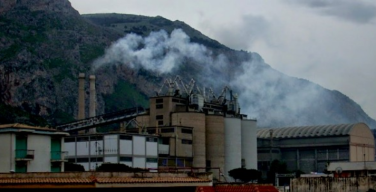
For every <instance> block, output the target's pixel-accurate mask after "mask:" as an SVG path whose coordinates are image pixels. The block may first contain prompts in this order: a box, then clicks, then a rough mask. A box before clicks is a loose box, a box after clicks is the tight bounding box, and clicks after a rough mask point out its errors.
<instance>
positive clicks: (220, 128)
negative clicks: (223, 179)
mask: <svg viewBox="0 0 376 192" xmlns="http://www.w3.org/2000/svg"><path fill="white" fill-rule="evenodd" d="M224 140H225V124H224V117H223V116H221V115H207V116H206V161H207V162H208V164H207V166H210V167H219V168H220V171H221V172H223V171H224V166H225V143H224ZM211 171H212V172H213V177H214V178H217V177H219V174H220V173H219V172H218V171H219V170H218V169H213V170H211ZM217 179H219V178H217Z"/></svg>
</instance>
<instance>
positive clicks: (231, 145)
mask: <svg viewBox="0 0 376 192" xmlns="http://www.w3.org/2000/svg"><path fill="white" fill-rule="evenodd" d="M224 122H225V171H224V175H225V176H226V179H227V181H233V179H232V178H231V177H229V176H228V171H230V170H232V169H236V168H240V167H241V160H242V144H241V120H240V119H239V118H228V117H226V118H225V119H224Z"/></svg>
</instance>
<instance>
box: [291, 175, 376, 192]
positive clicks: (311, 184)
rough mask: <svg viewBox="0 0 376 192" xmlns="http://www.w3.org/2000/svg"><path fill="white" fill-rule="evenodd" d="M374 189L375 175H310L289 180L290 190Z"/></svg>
mask: <svg viewBox="0 0 376 192" xmlns="http://www.w3.org/2000/svg"><path fill="white" fill-rule="evenodd" d="M369 189H373V190H376V177H347V178H333V177H311V178H303V177H301V178H295V179H291V180H290V192H324V191H325V192H337V191H341V192H353V191H357V192H367V191H368V190H369Z"/></svg>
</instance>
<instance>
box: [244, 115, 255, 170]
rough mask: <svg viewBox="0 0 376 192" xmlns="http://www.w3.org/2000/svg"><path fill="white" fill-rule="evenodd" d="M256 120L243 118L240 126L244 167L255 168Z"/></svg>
mask: <svg viewBox="0 0 376 192" xmlns="http://www.w3.org/2000/svg"><path fill="white" fill-rule="evenodd" d="M256 123H257V121H256V120H251V119H243V120H242V123H241V126H242V130H241V141H242V159H243V160H244V163H245V168H246V169H257V126H256Z"/></svg>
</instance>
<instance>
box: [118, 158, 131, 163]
mask: <svg viewBox="0 0 376 192" xmlns="http://www.w3.org/2000/svg"><path fill="white" fill-rule="evenodd" d="M120 161H125V162H132V157H120Z"/></svg>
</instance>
